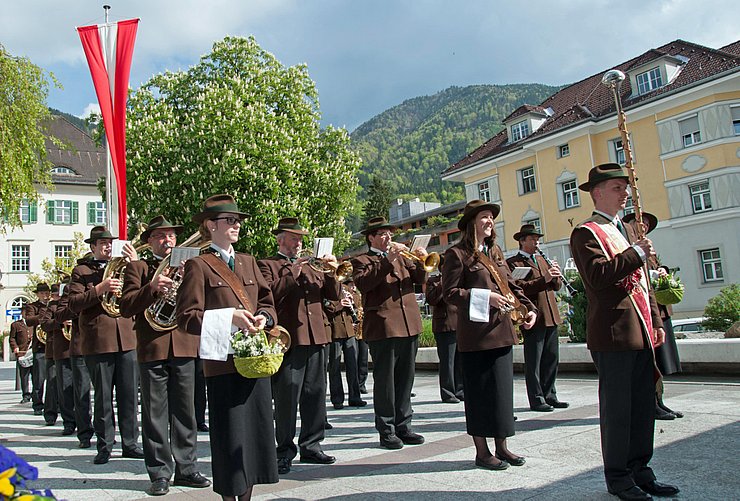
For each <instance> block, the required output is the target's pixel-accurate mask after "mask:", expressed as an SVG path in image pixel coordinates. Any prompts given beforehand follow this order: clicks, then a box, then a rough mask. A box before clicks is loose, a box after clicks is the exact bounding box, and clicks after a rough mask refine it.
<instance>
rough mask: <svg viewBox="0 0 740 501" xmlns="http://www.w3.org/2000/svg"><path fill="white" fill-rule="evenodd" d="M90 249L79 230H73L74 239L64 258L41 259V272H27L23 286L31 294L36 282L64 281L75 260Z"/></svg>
mask: <svg viewBox="0 0 740 501" xmlns="http://www.w3.org/2000/svg"><path fill="white" fill-rule="evenodd" d="M89 250H90V246H89V245H88V244H86V243H85V236H84V235H83V234H82V233H80V232H79V231H75V232H74V241H73V242H72V251H71V252H70V253H69V256H68V257H67V258H66V259H63V258H60V257H57V258H54V261H53V262H52V261H51V260H49V258H44V260H43V261H41V270H42V273H29V274H28V282H27V283H26V286H25V287H24V288H23V290H25V291H26V292H27V293H29V294H33V290H34V289H36V284H39V283H41V282H45V283H47V284H49V285H51V284H55V283H59V282H63V281H65V279H66V278H65V276H70V275H72V268H74V267H75V266H76V265H77V260H78V259H80V258H81V257H82V256H84V255H85V253H86V252H87V251H89Z"/></svg>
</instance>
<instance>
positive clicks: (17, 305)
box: [10, 296, 31, 310]
mask: <svg viewBox="0 0 740 501" xmlns="http://www.w3.org/2000/svg"><path fill="white" fill-rule="evenodd" d="M30 302H31V301H30V300H29V299H28V298H27V297H26V296H16V297H14V298H13V300H12V301H11V302H10V308H11V309H14V310H15V309H19V310H22V309H23V307H24V306H26V305H27V304H28V303H30Z"/></svg>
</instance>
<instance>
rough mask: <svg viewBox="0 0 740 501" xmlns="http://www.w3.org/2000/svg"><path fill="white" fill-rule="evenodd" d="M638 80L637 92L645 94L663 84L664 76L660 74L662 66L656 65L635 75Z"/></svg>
mask: <svg viewBox="0 0 740 501" xmlns="http://www.w3.org/2000/svg"><path fill="white" fill-rule="evenodd" d="M635 78H636V80H637V93H638V94H645V93H646V92H650V91H651V90H655V89H657V88H658V87H662V86H663V77H662V76H661V74H660V68H659V67H656V68H653V69H651V70H648V71H646V72H644V73H640V74H639V75H637V77H635Z"/></svg>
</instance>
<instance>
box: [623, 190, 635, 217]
mask: <svg viewBox="0 0 740 501" xmlns="http://www.w3.org/2000/svg"><path fill="white" fill-rule="evenodd" d="M634 212H635V204H634V203H633V202H632V195H628V196H627V201H626V202H625V203H624V210H623V211H622V217H624V216H626V215H627V214H634Z"/></svg>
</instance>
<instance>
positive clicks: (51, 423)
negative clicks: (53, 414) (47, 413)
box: [44, 418, 57, 426]
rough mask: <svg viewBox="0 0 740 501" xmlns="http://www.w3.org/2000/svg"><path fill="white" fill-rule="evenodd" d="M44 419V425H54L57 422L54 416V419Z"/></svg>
mask: <svg viewBox="0 0 740 501" xmlns="http://www.w3.org/2000/svg"><path fill="white" fill-rule="evenodd" d="M44 421H45V422H46V423H45V424H46V426H54V425H55V424H57V420H56V418H54V419H45V420H44Z"/></svg>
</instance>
